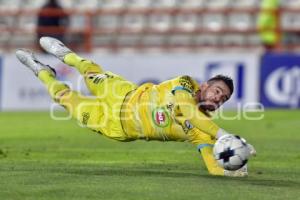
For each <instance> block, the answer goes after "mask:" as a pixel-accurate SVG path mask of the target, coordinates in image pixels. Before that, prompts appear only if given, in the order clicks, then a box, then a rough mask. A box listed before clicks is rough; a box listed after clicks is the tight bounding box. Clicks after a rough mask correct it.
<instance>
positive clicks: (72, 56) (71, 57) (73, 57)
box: [64, 53, 83, 67]
mask: <svg viewBox="0 0 300 200" xmlns="http://www.w3.org/2000/svg"><path fill="white" fill-rule="evenodd" d="M81 60H83V58H81V57H80V56H78V55H77V54H76V53H69V54H67V55H66V56H65V57H64V62H65V63H66V64H67V65H70V66H72V67H75V66H76V64H77V63H78V62H80V61H81Z"/></svg>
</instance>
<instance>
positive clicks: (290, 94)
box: [260, 53, 300, 108]
mask: <svg viewBox="0 0 300 200" xmlns="http://www.w3.org/2000/svg"><path fill="white" fill-rule="evenodd" d="M260 80H261V83H260V102H261V103H262V104H263V105H264V106H266V107H273V108H275V107H276V108H299V107H300V55H297V54H275V53H272V54H266V55H264V56H263V57H262V60H261V71H260Z"/></svg>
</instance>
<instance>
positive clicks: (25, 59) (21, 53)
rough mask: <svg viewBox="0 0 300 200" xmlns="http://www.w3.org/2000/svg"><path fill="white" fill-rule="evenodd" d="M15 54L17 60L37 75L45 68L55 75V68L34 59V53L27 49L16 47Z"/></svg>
mask: <svg viewBox="0 0 300 200" xmlns="http://www.w3.org/2000/svg"><path fill="white" fill-rule="evenodd" d="M16 56H17V58H18V59H19V61H20V62H21V63H22V64H24V65H25V66H26V67H28V68H29V69H30V70H31V71H33V73H34V74H35V75H36V76H38V74H39V72H40V71H42V70H46V71H48V72H50V73H51V74H52V75H53V76H56V72H55V70H54V69H53V68H52V67H50V66H49V65H45V64H43V63H41V62H40V61H39V60H37V59H36V57H35V56H34V54H33V53H32V52H31V51H30V50H28V49H18V50H17V51H16Z"/></svg>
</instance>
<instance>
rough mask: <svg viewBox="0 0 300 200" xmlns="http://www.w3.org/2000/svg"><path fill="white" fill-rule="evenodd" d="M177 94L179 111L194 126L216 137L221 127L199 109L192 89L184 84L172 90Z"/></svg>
mask: <svg viewBox="0 0 300 200" xmlns="http://www.w3.org/2000/svg"><path fill="white" fill-rule="evenodd" d="M172 93H173V95H174V96H175V100H176V105H177V106H178V107H179V113H178V114H180V115H181V116H183V117H184V119H185V120H188V121H189V122H190V123H191V125H192V126H194V127H196V128H198V129H200V130H201V131H203V132H205V133H206V134H209V135H210V136H212V137H216V136H217V133H218V131H219V130H220V128H219V127H218V125H217V124H215V123H214V122H213V121H212V120H211V119H210V118H209V117H208V116H206V115H205V114H204V113H202V112H201V111H199V109H198V106H197V105H196V103H195V100H194V99H193V97H192V94H191V91H189V89H188V88H185V87H183V86H177V87H175V88H174V89H173V91H172ZM175 118H176V116H175Z"/></svg>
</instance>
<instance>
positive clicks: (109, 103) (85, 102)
mask: <svg viewBox="0 0 300 200" xmlns="http://www.w3.org/2000/svg"><path fill="white" fill-rule="evenodd" d="M40 44H41V46H42V48H43V49H44V50H45V51H46V52H48V53H50V54H52V55H54V56H55V57H57V58H58V59H60V60H61V61H62V62H64V63H66V64H68V65H70V66H72V67H74V68H76V69H77V70H78V71H79V72H80V74H81V75H82V76H83V77H84V80H85V82H86V84H87V86H88V88H89V90H90V92H91V93H92V94H93V95H94V96H95V98H92V97H87V96H82V95H81V94H79V93H78V92H76V91H73V90H71V89H70V88H69V87H68V86H67V85H66V84H64V83H62V82H60V81H58V80H56V72H55V70H54V69H53V68H51V67H50V66H49V65H45V64H43V63H41V62H40V61H39V60H38V59H37V58H36V57H35V56H34V54H33V53H32V52H31V51H29V50H27V49H19V50H17V51H16V56H17V58H18V59H19V60H20V61H21V62H22V63H23V64H24V65H25V66H27V67H28V68H29V69H31V70H32V71H33V72H34V74H35V75H36V76H37V77H38V78H39V79H40V80H41V81H42V82H43V83H44V84H45V86H46V87H47V89H48V91H49V94H50V95H51V97H52V98H53V99H54V101H56V102H57V103H59V104H60V105H62V106H63V107H64V108H66V109H67V110H68V112H70V113H71V114H72V116H73V117H74V118H76V119H77V120H79V122H80V123H81V124H82V125H83V126H86V127H88V128H90V129H92V130H93V131H95V132H98V133H100V134H102V135H105V136H107V137H109V138H112V139H115V140H119V141H133V140H137V139H143V140H160V141H189V142H191V143H193V144H195V145H197V148H198V151H199V152H200V153H201V155H202V157H203V160H204V162H205V165H206V167H207V169H208V171H209V173H210V174H212V175H221V176H246V175H247V174H248V172H247V168H246V166H245V167H243V168H241V169H239V170H237V171H227V170H224V169H223V168H221V167H219V166H218V164H217V162H216V161H215V159H214V157H213V153H212V148H213V144H214V143H215V142H216V140H217V139H218V138H219V137H221V136H222V135H224V134H228V133H226V132H225V131H224V130H223V129H221V128H219V127H218V126H217V125H216V124H215V123H214V122H213V121H212V120H211V119H210V117H209V112H210V111H214V110H216V109H217V108H218V107H219V106H220V105H222V104H223V103H225V102H226V101H227V100H228V99H229V98H230V96H231V94H232V93H233V83H232V80H231V79H230V78H229V77H226V76H222V75H218V76H215V77H213V78H211V79H209V80H208V81H207V82H205V83H202V84H200V85H199V84H198V83H197V82H196V81H195V80H193V79H192V78H191V77H189V76H180V77H177V78H174V79H171V80H167V81H165V82H162V83H160V84H159V85H154V84H152V83H145V84H143V85H141V86H138V85H136V84H134V83H132V82H130V81H127V80H125V79H124V78H122V77H121V76H119V75H116V74H114V73H112V72H109V71H104V70H103V69H102V68H101V67H100V66H99V65H97V64H95V63H93V62H91V61H89V60H86V59H84V58H81V57H80V56H78V55H77V54H76V53H74V52H72V51H71V50H70V49H69V48H68V47H66V46H65V45H64V44H63V43H62V42H60V41H59V40H57V39H55V38H51V37H42V38H41V39H40ZM249 151H250V153H255V150H254V148H253V147H252V146H251V145H249Z"/></svg>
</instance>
